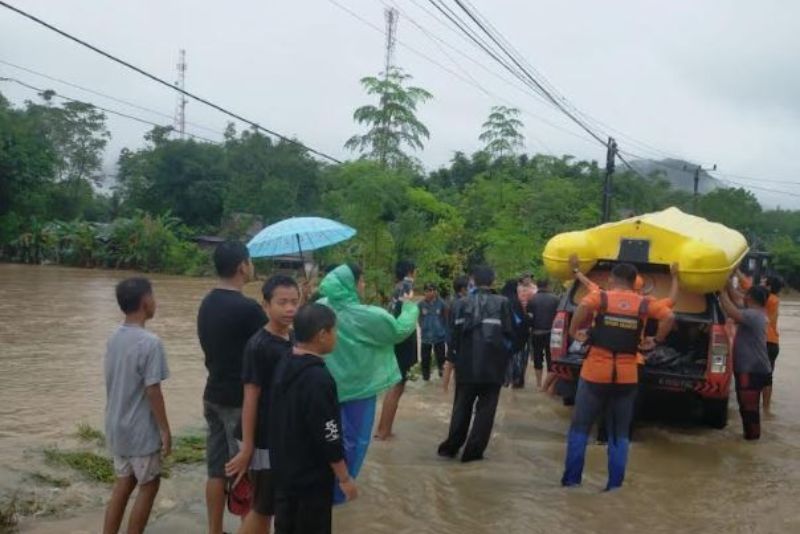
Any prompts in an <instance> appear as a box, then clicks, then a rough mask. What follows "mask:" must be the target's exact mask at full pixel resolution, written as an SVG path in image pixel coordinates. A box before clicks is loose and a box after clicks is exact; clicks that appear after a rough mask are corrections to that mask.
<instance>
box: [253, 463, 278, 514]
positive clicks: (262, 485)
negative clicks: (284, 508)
mask: <svg viewBox="0 0 800 534" xmlns="http://www.w3.org/2000/svg"><path fill="white" fill-rule="evenodd" d="M250 481H251V482H252V484H253V504H252V507H253V510H254V511H255V512H256V513H257V514H258V515H263V516H265V517H270V516H273V515H275V483H274V482H273V480H272V470H271V469H259V470H257V471H250Z"/></svg>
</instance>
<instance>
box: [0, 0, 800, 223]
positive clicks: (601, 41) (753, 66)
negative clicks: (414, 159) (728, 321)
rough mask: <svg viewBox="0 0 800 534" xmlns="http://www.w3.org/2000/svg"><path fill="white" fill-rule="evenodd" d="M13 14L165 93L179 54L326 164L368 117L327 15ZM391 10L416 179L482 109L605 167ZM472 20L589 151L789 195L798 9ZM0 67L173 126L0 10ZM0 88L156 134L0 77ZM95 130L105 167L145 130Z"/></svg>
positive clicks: (171, 106) (195, 84)
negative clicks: (516, 115)
mask: <svg viewBox="0 0 800 534" xmlns="http://www.w3.org/2000/svg"><path fill="white" fill-rule="evenodd" d="M10 1H11V3H13V4H14V5H16V6H18V7H21V8H23V9H25V10H27V11H29V12H30V13H32V14H34V15H37V16H39V17H41V18H43V19H44V20H46V21H48V22H50V23H52V24H54V25H56V26H58V27H60V28H62V29H64V30H66V31H68V32H70V33H73V34H75V35H77V36H79V37H81V38H83V39H85V40H87V41H89V42H90V43H92V44H95V45H97V46H98V47H101V48H103V49H106V50H108V51H110V52H112V53H114V54H116V55H118V56H120V57H122V58H123V59H126V60H128V61H130V62H132V63H134V64H136V65H138V66H141V67H142V68H144V69H146V70H149V71H151V72H153V73H154V74H157V75H159V76H161V77H164V78H167V79H170V80H174V79H175V76H176V68H175V64H176V62H177V58H178V50H179V49H181V48H183V49H186V51H187V52H186V53H187V63H188V70H187V73H186V86H187V89H188V90H190V91H193V92H195V93H197V94H199V95H201V96H204V97H206V98H208V99H210V100H212V101H214V102H216V103H218V104H221V105H223V106H225V107H228V108H229V109H231V110H233V111H236V112H238V113H240V114H241V115H243V116H245V117H247V118H250V119H252V120H254V121H256V122H258V123H260V124H262V125H264V126H266V127H269V128H271V129H274V130H277V131H279V132H281V133H284V134H286V135H290V136H296V137H297V138H299V139H300V140H301V141H303V142H305V143H307V144H308V145H310V146H313V147H315V148H317V149H319V150H321V151H324V152H327V153H329V154H331V155H334V156H336V157H339V158H346V157H348V156H349V154H348V153H347V152H346V151H345V150H344V149H343V148H342V145H343V144H344V142H345V141H346V140H347V138H348V137H349V136H350V135H352V134H353V133H355V132H356V131H357V130H358V129H357V128H356V127H355V126H354V124H353V121H352V113H353V110H354V109H355V108H356V107H357V106H359V105H362V104H364V103H365V102H366V101H367V100H366V99H365V96H364V94H363V91H362V88H361V87H360V85H359V79H360V78H361V77H363V76H365V75H371V74H375V73H377V72H379V71H380V70H381V69H382V67H383V58H384V48H383V43H384V37H383V35H382V34H381V33H380V32H378V31H376V30H375V29H374V28H371V27H369V26H368V25H366V24H365V23H364V22H361V21H359V20H357V19H355V18H354V17H353V16H352V15H351V14H348V13H347V12H345V11H343V10H342V9H341V8H340V7H337V6H336V5H334V3H333V2H332V0H291V1H289V0H281V1H279V0H262V1H255V0H229V1H228V2H211V1H209V0H202V1H201V0H193V1H190V0H137V1H135V2H134V1H116V2H111V1H108V0H106V1H101V0H58V1H56V0H25V1H22V0H10ZM446 1H447V2H448V3H450V4H451V5H454V4H453V2H452V0H446ZM336 2H338V3H339V4H341V5H343V6H345V7H347V8H348V9H350V10H352V11H354V12H356V13H357V14H358V15H360V16H361V17H363V18H364V19H366V20H367V21H369V22H371V23H372V24H373V25H375V26H378V27H379V28H382V27H383V26H384V15H383V9H384V7H385V4H391V3H392V2H393V0H336ZM394 3H395V5H397V6H398V7H399V9H400V12H401V13H400V21H399V27H398V40H399V43H398V47H397V51H396V64H397V65H398V66H400V67H402V68H404V69H405V70H406V71H407V72H408V73H410V74H412V75H413V76H414V83H415V84H418V85H419V86H421V87H424V88H426V89H428V90H429V91H430V92H431V93H433V94H434V97H435V99H434V100H433V101H431V102H429V103H427V104H425V105H424V106H423V107H422V108H421V110H420V113H419V116H420V118H421V119H422V120H423V122H424V123H425V124H427V125H428V127H429V129H430V132H431V139H430V141H429V142H428V143H427V145H426V149H425V151H424V152H422V153H420V154H418V155H419V157H420V159H421V160H422V161H423V162H424V164H425V165H426V166H427V167H428V168H436V167H438V166H439V165H443V164H446V163H447V161H448V160H449V159H450V158H451V157H452V154H453V152H454V151H456V150H461V151H465V152H472V151H474V150H476V149H478V148H479V146H480V144H479V142H478V135H479V133H480V126H481V124H482V122H483V121H484V120H485V118H486V115H487V113H488V110H489V108H490V107H491V106H492V105H497V104H505V105H508V104H509V103H510V104H513V105H515V106H517V107H519V108H520V109H522V110H524V114H523V117H522V119H523V120H524V122H525V132H524V133H525V135H526V149H527V150H528V151H530V152H546V153H554V154H557V155H561V154H573V155H575V156H577V157H579V158H586V159H596V160H599V161H603V160H604V158H605V155H604V149H603V147H602V146H599V145H598V144H596V143H595V142H593V141H589V140H587V139H586V138H587V137H588V136H587V135H586V134H584V133H582V132H581V131H580V130H579V129H578V127H577V126H575V125H574V124H571V123H570V122H569V121H568V119H566V118H565V117H564V116H563V115H560V114H559V113H558V112H556V111H555V110H553V109H552V108H551V107H549V106H547V105H545V104H544V103H543V102H542V101H541V100H539V99H537V98H535V97H533V96H531V94H530V93H528V92H525V91H523V90H521V89H518V88H515V87H513V86H512V85H511V84H509V83H508V82H507V81H504V80H503V79H501V78H509V75H508V74H506V73H504V71H502V68H501V67H499V66H497V65H496V64H494V63H493V62H492V60H491V58H489V57H488V56H486V55H485V54H483V53H482V52H480V51H479V50H477V49H476V48H475V47H473V46H471V45H470V44H468V43H467V42H466V41H465V40H464V39H463V38H461V37H460V36H459V35H457V34H456V33H454V32H453V31H452V30H451V29H449V27H447V26H445V25H443V24H441V23H440V22H437V21H436V20H435V19H434V18H433V17H432V16H431V15H430V14H429V13H426V12H425V11H424V10H423V9H421V8H425V9H427V10H428V11H431V12H433V11H432V10H433V8H432V6H431V4H430V2H429V1H428V0H394ZM472 4H473V5H474V6H475V7H476V8H477V9H478V10H479V11H480V12H481V13H482V14H483V15H484V16H485V17H486V18H487V19H488V20H489V21H491V23H492V24H493V25H494V27H495V28H497V29H498V30H499V31H500V32H501V33H502V34H503V35H504V36H505V38H506V39H508V41H510V42H511V43H512V44H513V45H514V47H515V48H516V49H517V50H518V51H519V52H520V53H521V54H523V55H524V56H525V58H526V59H527V60H528V61H529V62H530V64H531V65H533V66H534V67H535V68H536V69H537V71H538V72H539V73H541V74H542V75H544V76H545V77H546V78H547V80H549V81H550V83H552V84H553V85H554V86H555V87H556V88H557V89H558V90H559V92H560V93H562V94H563V95H564V96H566V97H567V98H568V99H569V100H570V102H572V103H573V104H574V105H575V106H577V107H578V108H579V109H580V110H581V111H583V112H584V113H586V114H588V115H590V116H591V117H593V118H594V119H597V120H599V121H600V122H601V123H602V124H604V125H607V126H608V127H611V128H613V129H614V131H610V130H608V129H607V128H606V127H605V126H604V127H601V131H602V134H603V135H606V134H608V133H611V134H612V135H616V137H617V140H618V142H619V144H620V147H621V148H622V149H623V150H628V151H630V152H634V153H638V154H642V155H645V156H651V157H653V156H658V155H659V154H661V152H659V153H653V151H652V150H651V149H650V148H649V147H655V148H657V149H658V150H659V151H662V152H666V153H670V154H674V155H678V156H682V157H684V158H686V159H688V160H691V161H695V162H698V163H703V164H707V165H710V164H713V163H716V164H717V165H718V166H719V168H720V170H721V171H722V172H724V173H726V174H727V175H728V176H727V177H725V176H721V177H722V178H727V179H729V180H736V181H739V182H742V183H745V182H747V183H748V184H752V185H755V186H757V187H762V188H767V189H773V190H782V191H786V192H792V193H795V194H798V195H800V187H798V183H800V155H799V154H798V152H799V150H798V149H800V34H799V33H798V31H797V28H798V26H797V25H798V21H800V2H795V1H793V0H783V1H778V0H772V1H761V2H753V1H752V0H735V1H734V0H703V1H696V0H672V1H669V2H665V1H663V0H661V1H658V0H609V1H607V2H598V1H594V0H582V1H578V0H571V1H568V0H561V1H536V0H527V1H521V0H472ZM440 18H441V17H440ZM417 25H419V26H422V27H423V28H425V30H426V32H427V34H426V33H425V32H423V31H422V30H420V29H419V28H418V27H417ZM429 35H436V36H437V37H439V38H440V39H441V40H443V41H445V42H447V43H449V45H451V46H452V47H454V48H456V49H458V51H459V52H456V51H454V50H453V49H451V48H448V47H447V46H445V45H443V44H441V43H439V42H436V41H434V40H432V39H431V38H430V37H429ZM409 47H410V48H413V49H414V50H416V51H417V52H421V53H422V54H424V55H426V56H429V58H430V59H431V60H433V61H435V62H436V63H438V64H439V65H436V64H433V63H432V62H431V61H430V60H429V59H425V58H423V57H421V56H420V55H418V54H417V53H415V52H413V51H412V50H411V49H410V48H409ZM443 50H444V51H443ZM445 52H446V53H445ZM465 56H468V57H469V58H472V61H471V60H470V59H467V57H465ZM0 60H2V61H6V62H11V63H14V64H17V65H20V66H24V67H27V68H29V69H33V70H36V71H38V72H41V73H44V74H47V75H50V76H54V77H57V78H61V79H64V80H67V81H69V82H73V83H76V84H79V85H83V86H86V87H89V88H92V89H94V90H95V91H99V92H102V93H107V94H109V95H113V96H115V97H116V98H120V99H124V100H128V101H130V102H133V103H136V104H138V105H140V106H144V107H148V108H152V109H154V110H158V111H160V112H162V113H165V114H167V115H172V114H174V111H175V103H176V98H175V95H174V93H172V92H171V91H170V90H169V89H167V88H164V87H162V86H159V85H157V84H155V83H153V82H151V81H149V80H147V79H146V78H144V77H142V76H140V75H138V74H136V73H134V72H132V71H129V70H126V69H125V68H123V67H121V66H119V65H117V64H115V63H112V62H111V61H109V60H108V59H106V58H104V57H102V56H100V55H98V54H96V53H94V52H91V51H90V50H87V49H85V48H83V47H81V46H79V45H77V44H75V43H73V42H70V41H68V40H66V39H64V38H63V37H61V36H59V35H57V34H55V33H53V32H51V31H49V30H47V29H45V28H43V27H41V26H38V25H36V24H35V23H33V22H31V21H29V20H27V19H25V18H22V17H21V16H19V15H17V14H15V13H13V12H11V11H8V10H5V9H0ZM473 61H477V62H479V63H481V64H482V65H483V66H484V68H482V67H480V66H478V65H476V64H475V63H474V62H473ZM445 69H447V70H449V71H451V72H448V71H447V70H445ZM485 69H488V70H489V71H492V72H494V74H492V73H490V72H487V70H485ZM453 73H455V74H456V75H457V76H458V77H457V76H456V75H454V74H453ZM0 76H13V77H15V78H19V79H21V80H23V81H25V82H27V83H30V84H32V85H36V86H38V87H45V88H52V89H55V90H56V91H57V92H60V93H62V94H64V95H66V96H71V97H74V98H79V99H83V100H87V101H91V102H93V103H95V104H98V105H101V106H105V107H109V108H113V109H117V110H120V111H124V112H127V113H130V114H134V115H137V116H140V117H142V118H145V119H147V120H151V121H154V122H159V123H169V122H170V121H169V119H165V118H164V117H161V116H159V115H155V114H152V113H149V112H145V111H142V110H138V109H135V108H130V107H128V106H125V105H123V104H120V103H117V102H113V101H109V100H107V99H105V98H102V97H99V96H97V95H92V94H87V93H85V92H83V91H80V90H77V89H74V88H70V87H66V86H63V85H61V84H59V83H56V82H52V81H48V80H44V79H42V78H40V77H38V76H36V75H33V74H29V73H26V72H22V71H19V70H17V69H15V68H13V67H9V66H7V65H4V64H0ZM470 79H472V80H473V81H472V82H470V81H469V80H470ZM465 80H466V81H465ZM475 82H477V85H480V86H481V87H482V88H483V89H480V88H478V87H476V84H475ZM517 85H519V84H517ZM484 90H485V91H488V92H489V93H491V94H492V95H491V96H490V95H487V94H486V93H485V92H484ZM0 91H2V92H3V94H4V95H6V96H8V97H9V98H10V99H11V100H12V101H13V102H16V103H22V102H23V101H24V100H25V99H27V98H35V95H34V94H33V93H32V92H31V91H29V90H26V89H22V88H19V87H16V86H14V85H12V84H9V83H8V82H3V83H2V84H0ZM542 119H545V120H546V121H547V122H545V121H543V120H542ZM187 120H188V121H190V122H192V123H197V124H199V125H203V126H206V127H208V128H210V129H211V130H212V131H207V130H204V129H200V128H197V127H194V126H189V127H188V129H189V131H191V132H193V133H196V134H198V135H203V136H207V137H209V138H212V139H220V138H221V132H222V131H223V129H224V127H225V124H226V122H227V121H228V119H227V117H225V116H224V115H222V114H220V113H219V112H217V111H214V110H213V109H210V108H207V107H205V106H203V105H202V104H199V103H196V102H191V103H190V104H189V105H188V106H187ZM548 123H549V124H548ZM553 125H555V126H557V127H558V128H555V127H554V126H553ZM109 129H110V130H111V133H112V136H113V139H112V141H111V143H110V145H109V150H108V155H107V159H108V161H109V162H113V161H115V160H116V157H117V155H118V154H119V151H120V149H121V148H122V147H131V148H135V147H138V146H141V145H142V143H143V141H142V135H143V134H144V133H145V131H146V130H148V129H149V127H148V126H145V125H142V124H139V123H136V122H133V121H130V120H127V119H122V118H117V117H113V116H111V117H109ZM564 130H567V132H572V133H567V132H565V131H564ZM214 131H216V132H218V133H214ZM619 132H622V133H623V134H624V135H619V134H618V133H619ZM641 143H645V145H646V146H642V144H641ZM109 167H111V165H110V163H109ZM734 176H738V177H734ZM755 180H761V181H755ZM766 180H771V181H766ZM779 182H795V183H794V184H793V183H779ZM754 192H756V193H757V194H758V196H759V197H760V198H761V199H762V201H763V202H764V203H765V204H767V205H776V204H780V205H781V206H784V207H795V208H800V197H792V196H789V195H786V194H776V193H766V192H763V191H754Z"/></svg>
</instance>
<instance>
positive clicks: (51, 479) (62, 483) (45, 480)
mask: <svg viewBox="0 0 800 534" xmlns="http://www.w3.org/2000/svg"><path fill="white" fill-rule="evenodd" d="M30 478H31V480H33V481H34V482H37V483H39V484H43V485H46V486H52V487H54V488H67V487H69V486H70V485H72V482H70V481H69V480H67V479H66V478H59V477H56V476H53V475H48V474H47V473H40V472H38V471H37V472H35V473H31V474H30Z"/></svg>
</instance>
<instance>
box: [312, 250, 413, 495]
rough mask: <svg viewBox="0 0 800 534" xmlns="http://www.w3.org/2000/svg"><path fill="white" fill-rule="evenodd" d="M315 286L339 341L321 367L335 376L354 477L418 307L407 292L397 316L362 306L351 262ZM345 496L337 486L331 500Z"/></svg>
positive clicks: (358, 272) (347, 455) (357, 273)
mask: <svg viewBox="0 0 800 534" xmlns="http://www.w3.org/2000/svg"><path fill="white" fill-rule="evenodd" d="M319 290H320V294H321V295H322V297H323V298H322V299H321V300H320V301H319V302H320V304H324V305H326V306H329V307H330V308H332V309H333V311H334V312H336V328H337V332H338V341H337V344H336V349H335V350H334V351H333V353H332V354H331V355H330V356H328V357H327V358H326V359H325V365H327V366H328V370H329V371H330V372H331V374H332V375H333V378H334V380H336V388H337V391H338V395H339V404H340V405H341V409H342V430H343V433H344V449H345V459H346V461H347V467H348V469H349V471H350V475H351V476H352V477H356V476H357V475H358V472H359V471H360V470H361V465H362V464H363V463H364V458H365V457H366V455H367V448H368V447H369V442H370V439H371V437H372V426H373V424H374V422H375V405H376V403H377V397H378V395H379V394H380V393H382V392H384V391H386V390H387V389H389V388H391V387H392V386H394V385H395V384H397V383H398V382H400V379H401V376H400V369H399V367H398V366H397V358H396V357H395V354H394V346H395V345H396V344H397V343H399V342H401V341H403V340H404V339H406V338H407V337H408V336H410V335H411V334H412V333H413V332H415V331H416V328H417V318H418V316H419V308H418V307H417V305H416V304H415V303H414V302H412V300H411V299H412V297H413V294H411V293H409V294H408V295H405V296H404V297H403V301H404V302H403V307H402V311H401V313H400V315H399V316H398V317H397V318H395V317H394V316H392V314H390V313H389V312H387V311H386V310H384V309H383V308H379V307H377V306H368V305H365V304H361V298H360V294H361V293H363V291H364V280H363V278H362V272H361V269H360V268H358V267H356V266H353V265H342V266H340V267H337V268H336V269H334V270H333V271H331V272H330V274H328V275H327V276H326V277H325V278H324V279H323V280H322V283H321V284H320V288H319ZM344 500H345V499H344V495H343V494H341V491H339V489H338V487H337V488H336V496H335V502H337V503H340V502H344Z"/></svg>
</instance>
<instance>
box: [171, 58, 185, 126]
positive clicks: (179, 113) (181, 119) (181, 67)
mask: <svg viewBox="0 0 800 534" xmlns="http://www.w3.org/2000/svg"><path fill="white" fill-rule="evenodd" d="M175 87H177V88H178V89H180V90H181V91H185V90H186V50H183V49H181V51H180V55H179V59H178V80H177V81H176V82H175ZM173 128H174V129H175V131H176V132H178V136H179V137H180V138H181V139H183V138H184V137H185V136H186V95H185V94H183V93H181V92H179V93H178V104H177V105H176V107H175V124H174V126H173Z"/></svg>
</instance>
